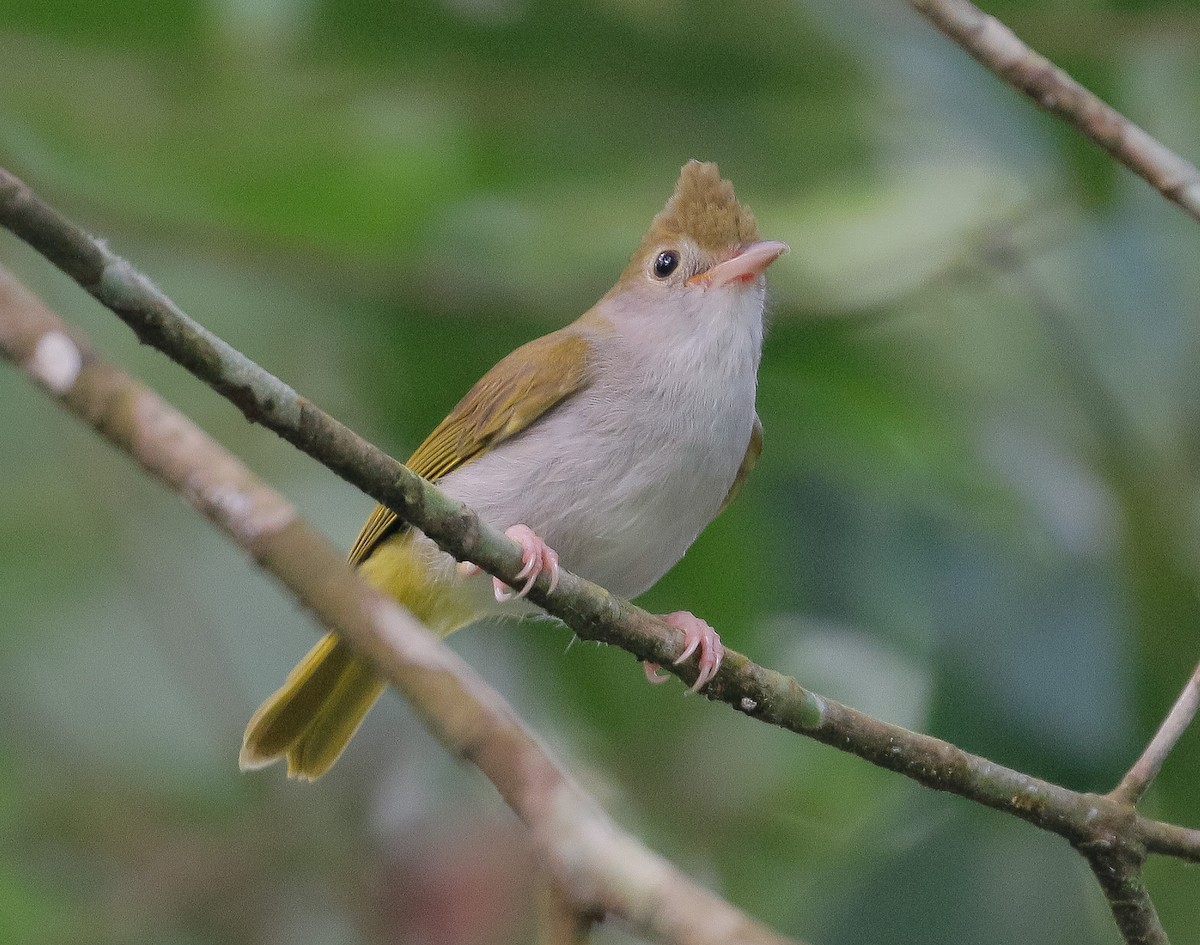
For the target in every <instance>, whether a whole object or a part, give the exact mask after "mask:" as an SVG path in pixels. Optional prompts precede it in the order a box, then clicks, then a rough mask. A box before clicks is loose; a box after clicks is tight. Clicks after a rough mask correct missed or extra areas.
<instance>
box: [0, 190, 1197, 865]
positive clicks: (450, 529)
mask: <svg viewBox="0 0 1200 945" xmlns="http://www.w3.org/2000/svg"><path fill="white" fill-rule="evenodd" d="M0 225H3V226H5V227H7V228H9V229H10V230H12V231H13V232H14V233H17V234H18V235H19V236H21V237H22V238H23V239H25V240H26V241H27V242H29V243H30V244H31V245H32V246H33V247H34V248H35V249H37V250H39V251H40V252H42V253H43V255H45V256H46V257H47V258H48V259H50V261H51V262H54V263H55V264H56V265H58V266H59V268H61V269H63V270H64V271H65V272H67V273H68V274H69V275H71V276H73V277H74V278H75V279H76V280H77V281H78V282H79V283H80V284H81V285H82V286H83V287H84V288H85V289H87V290H88V291H89V292H91V293H92V294H93V295H94V296H96V298H98V299H99V300H100V301H101V302H103V303H104V304H105V305H107V306H108V307H109V308H111V309H112V310H113V311H114V312H115V313H116V314H117V315H119V316H120V317H121V318H122V319H123V320H125V321H126V323H127V324H129V325H130V326H131V327H132V328H133V329H134V331H135V332H136V333H137V335H138V337H139V338H141V339H142V340H143V341H145V342H147V343H150V344H153V345H154V346H155V347H157V348H158V349H159V350H161V351H162V352H163V353H164V354H166V355H167V356H168V357H171V358H172V359H173V360H175V361H177V362H179V363H180V364H183V365H184V366H185V367H187V368H188V369H189V370H191V371H192V373H194V374H195V375H196V376H197V377H199V378H200V379H201V380H204V381H205V382H206V383H208V384H210V385H211V386H212V387H213V388H214V389H216V390H217V391H219V392H220V393H222V394H224V395H225V396H227V397H229V398H230V399H231V400H233V402H234V403H236V404H237V405H238V407H239V408H240V409H241V410H242V412H243V413H244V414H245V415H246V417H247V419H249V420H251V421H252V422H257V423H261V424H262V425H264V426H266V427H268V428H270V429H272V430H274V431H275V432H276V433H278V434H279V435H280V436H282V437H283V438H284V439H286V440H288V441H289V442H290V443H293V444H294V445H296V446H297V447H298V448H299V449H301V450H302V451H303V452H305V453H308V454H309V455H310V456H312V457H313V458H314V459H316V460H317V461H318V462H321V463H323V464H324V465H325V466H327V467H328V468H329V469H331V470H333V471H334V472H336V473H337V474H338V475H340V476H341V477H342V478H343V479H345V480H346V481H347V482H350V483H351V484H353V485H355V486H357V487H358V488H360V489H362V490H363V491H364V492H366V493H367V494H368V495H371V496H373V497H374V498H376V499H377V500H379V501H380V502H383V503H384V504H385V505H387V506H389V507H390V508H391V509H392V510H393V511H395V512H396V513H397V515H399V516H400V517H401V518H402V519H403V520H404V521H407V522H408V523H410V524H411V525H413V526H415V527H417V528H419V529H421V530H422V531H423V532H425V533H426V534H427V535H429V536H430V537H431V538H432V539H434V540H435V541H436V542H437V543H438V544H439V545H440V546H441V547H442V548H444V549H445V550H446V551H448V552H449V553H450V554H452V555H454V556H455V557H456V558H459V559H460V560H469V561H473V562H474V563H476V564H478V565H480V566H481V567H483V568H484V569H485V570H487V571H488V572H489V573H491V574H495V575H496V576H498V577H499V578H501V580H504V581H505V582H506V583H509V584H512V583H515V582H516V580H517V579H516V573H517V572H518V571H519V570H520V567H521V562H520V553H519V552H518V550H517V547H516V545H515V544H514V543H512V542H510V541H509V540H508V539H507V538H505V537H504V536H503V535H502V534H500V533H499V532H497V531H496V530H495V529H492V528H489V527H488V526H487V525H485V524H484V523H482V522H480V520H479V518H478V516H476V515H475V513H474V512H472V511H471V510H470V509H468V508H467V507H466V506H464V505H462V504H461V503H459V502H455V501H453V500H452V499H450V498H449V497H447V496H446V495H444V494H443V493H442V492H441V491H439V490H438V489H437V488H436V487H435V486H433V485H431V484H430V483H428V482H426V481H425V480H424V479H421V478H420V477H419V476H416V475H414V474H413V473H412V472H410V471H409V470H408V469H406V468H405V467H404V466H403V465H401V464H400V463H398V462H397V461H396V460H394V459H392V458H391V457H390V456H388V455H387V454H386V453H384V452H383V451H382V450H380V449H379V448H378V447H376V446H373V445H372V444H370V443H368V442H366V441H365V440H363V439H362V438H361V437H359V436H358V435H357V434H355V433H353V432H352V431H351V430H349V429H348V428H347V427H345V426H344V425H342V424H341V423H339V422H338V421H336V420H334V419H333V418H332V417H330V416H329V415H328V414H326V413H324V412H323V411H321V410H320V409H319V408H317V407H315V406H314V405H313V404H311V403H310V402H308V401H307V400H305V399H304V398H302V397H300V396H299V395H298V394H297V393H296V392H295V391H294V390H292V389H291V388H290V387H288V386H287V385H286V384H284V383H283V382H282V381H280V380H279V379H278V378H276V377H274V376H272V375H271V374H270V373H268V372H267V371H266V370H264V369H263V368H261V367H259V366H258V365H257V364H255V363H254V362H253V361H251V360H250V359H248V358H247V357H246V356H245V355H243V354H241V353H240V352H238V351H236V350H235V349H233V348H232V347H230V346H229V345H228V344H227V343H226V342H224V341H222V340H221V339H219V338H217V337H216V336H214V335H213V334H212V333H211V332H209V331H208V330H207V329H205V328H203V327H202V326H200V325H198V324H196V323H195V322H194V321H192V320H191V319H190V318H188V317H187V316H186V315H184V314H183V312H181V311H180V310H179V309H178V307H177V306H176V305H175V304H174V303H173V302H172V301H171V300H170V299H168V298H167V297H166V296H165V295H164V294H163V293H162V292H161V291H160V290H159V289H157V288H156V287H155V286H154V285H153V284H152V283H151V282H150V280H149V279H148V278H146V276H144V275H142V274H141V273H140V272H138V271H137V270H136V269H135V268H134V267H133V266H132V265H130V263H128V262H127V261H126V260H124V259H122V258H120V257H119V256H117V255H115V254H114V253H112V252H111V251H110V250H109V249H108V248H107V247H106V246H104V245H103V244H102V243H101V242H99V241H97V240H94V239H93V238H92V237H90V236H88V235H87V234H86V233H84V232H83V230H81V229H80V228H79V227H77V226H76V225H75V224H73V223H71V222H70V221H68V220H66V219H65V218H63V217H62V216H61V215H60V214H59V213H58V212H57V211H56V210H54V209H53V208H52V207H50V206H49V205H47V204H45V203H44V202H42V201H41V200H40V199H39V198H37V197H36V195H34V194H33V192H32V191H31V190H30V189H29V188H28V187H27V186H26V185H25V184H23V183H22V182H21V181H20V180H18V179H17V178H15V177H13V176H12V175H11V174H9V173H8V172H6V171H4V170H3V169H0ZM546 585H547V580H546V578H545V576H543V577H541V578H539V579H538V581H537V583H536V584H535V585H534V587H533V589H532V590H531V592H530V595H529V597H530V599H531V600H533V601H534V603H536V604H538V605H540V606H542V607H544V608H545V609H546V610H547V611H548V612H549V613H551V614H553V615H554V616H556V617H559V618H560V619H562V620H563V621H564V622H565V623H566V624H567V625H568V626H569V627H570V628H571V629H572V630H574V631H575V633H576V634H577V635H578V636H579V637H581V638H582V639H585V640H594V641H598V642H601V643H608V644H611V645H615V646H619V647H621V648H622V649H624V650H627V651H628V652H630V653H633V654H634V655H635V656H636V657H637V658H638V659H642V660H651V661H653V662H656V663H660V664H662V665H663V666H664V667H670V666H671V663H672V661H673V660H674V659H675V658H676V657H677V656H678V655H679V653H680V652H682V649H683V643H682V639H681V638H682V634H681V633H679V632H678V631H676V630H674V629H673V628H671V627H669V626H667V625H666V624H665V623H663V622H662V621H661V620H659V619H658V618H657V617H654V616H652V615H651V614H648V613H647V612H646V611H644V610H642V609H641V608H639V607H636V606H634V605H633V604H630V603H629V602H628V601H624V600H621V599H620V598H618V597H615V596H613V595H612V594H609V593H608V592H607V591H605V590H604V589H603V588H601V587H598V586H596V585H594V584H592V583H590V582H589V581H585V580H584V579H582V578H580V577H577V576H575V575H572V574H570V573H569V572H566V571H563V572H562V573H561V576H560V580H559V585H558V588H557V590H556V591H555V592H554V593H553V594H547V593H546V590H547V587H546ZM672 671H674V672H678V673H679V674H680V676H681V677H682V678H683V679H684V681H685V682H688V683H691V682H692V681H694V679H695V668H694V664H688V665H686V666H683V667H673V668H672ZM704 694H705V695H707V696H709V697H710V698H713V699H719V700H721V701H723V702H726V703H728V704H729V705H731V706H733V707H734V708H736V709H737V710H738V711H740V712H742V713H744V714H745V715H748V716H752V717H754V718H757V719H759V720H761V721H764V722H768V723H770V724H772V725H778V726H780V727H782V728H786V729H789V730H790V731H793V732H797V733H799V734H802V735H806V736H808V737H809V738H813V739H815V740H817V741H820V742H823V743H825V744H827V745H831V746H833V747H834V748H837V749H838V750H840V751H845V752H849V753H851V754H854V755H857V756H858V757H860V758H863V759H865V760H866V761H869V762H870V763H871V764H874V765H877V766H879V767H881V768H886V769H887V770H889V771H894V772H896V773H898V774H902V775H904V776H905V777H907V778H911V779H912V780H914V781H916V782H918V783H919V784H922V785H925V786H926V787H929V788H932V789H934V790H938V791H947V792H950V793H953V794H958V795H960V796H962V797H965V798H968V799H970V800H973V801H975V802H977V803H980V804H983V805H985V806H987V807H991V808H993V809H995V810H999V811H1002V812H1004V813H1007V814H1010V815H1012V816H1015V817H1019V818H1020V819H1022V820H1026V821H1028V822H1030V823H1032V824H1035V825H1036V826H1038V827H1041V828H1042V829H1044V830H1048V831H1051V832H1052V833H1056V834H1058V835H1060V836H1062V837H1065V838H1066V839H1067V840H1069V841H1071V842H1072V843H1075V844H1079V843H1085V842H1087V841H1088V840H1090V839H1093V838H1095V837H1096V836H1107V835H1108V832H1109V831H1110V830H1117V831H1118V832H1119V833H1120V835H1121V836H1126V837H1128V838H1129V839H1131V841H1136V842H1142V840H1143V838H1148V837H1149V836H1150V835H1153V836H1154V837H1156V838H1157V840H1158V842H1159V843H1160V847H1155V848H1153V849H1155V852H1162V853H1166V854H1168V855H1172V856H1178V857H1180V858H1182V859H1187V860H1192V861H1195V862H1200V831H1188V830H1187V829H1186V828H1182V827H1175V826H1173V825H1169V824H1157V823H1156V822H1154V821H1149V820H1147V819H1145V818H1142V817H1141V815H1138V814H1136V812H1135V813H1133V815H1132V819H1131V817H1130V811H1129V808H1128V806H1127V805H1123V804H1120V803H1118V802H1117V801H1115V800H1113V799H1111V798H1106V797H1103V796H1101V795H1097V794H1084V793H1080V792H1076V791H1071V790H1068V789H1067V788H1064V787H1060V786H1059V785H1056V784H1051V783H1050V782H1048V781H1043V780H1041V779H1040V778H1035V777H1031V776H1030V775H1027V774H1023V773H1022V772H1020V771H1016V770H1014V769H1012V768H1006V767H1004V766H1003V765H999V764H996V763H994V762H992V761H989V760H988V759H986V758H983V757H980V756H979V755H974V754H971V753H970V752H967V751H963V750H962V749H961V748H958V747H956V746H954V745H951V744H950V743H948V742H945V741H942V740H941V739H939V738H934V737H932V736H929V735H922V734H920V733H917V732H911V731H909V730H908V729H904V728H901V727H899V726H896V725H889V724H888V723H886V722H882V721H880V720H878V719H874V718H871V717H870V716H868V715H865V714H864V713H862V712H859V711H857V710H856V709H852V708H850V707H849V706H845V705H842V704H841V703H838V702H835V701H834V700H832V699H828V698H826V697H824V696H821V695H818V694H817V693H815V692H812V691H811V690H808V689H805V688H804V687H803V686H801V685H800V684H799V683H798V682H797V681H796V680H795V679H793V678H791V677H790V676H786V675H784V674H783V673H780V672H777V671H775V670H772V669H768V668H766V667H763V666H759V665H757V664H756V663H754V662H752V661H751V660H750V659H749V658H748V657H746V656H744V655H742V654H741V653H737V652H736V651H733V650H730V649H727V650H726V655H725V660H724V662H723V663H722V666H721V669H720V671H719V672H718V674H717V676H716V678H715V679H714V680H713V681H712V682H711V683H709V685H708V686H707V687H705V689H704ZM1146 842H1147V843H1149V840H1148V839H1147V840H1146Z"/></svg>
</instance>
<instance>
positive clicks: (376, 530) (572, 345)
mask: <svg viewBox="0 0 1200 945" xmlns="http://www.w3.org/2000/svg"><path fill="white" fill-rule="evenodd" d="M589 346H590V342H589V341H588V339H587V338H586V337H584V336H583V335H581V334H579V333H578V332H577V331H574V330H572V328H570V327H568V328H564V329H561V330H559V331H556V332H553V333H551V334H549V335H545V336H544V337H542V338H537V339H535V340H533V341H531V342H529V343H528V344H526V345H522V346H521V347H520V348H518V349H517V350H516V351H514V352H512V354H510V355H508V356H507V357H506V358H504V359H503V360H502V361H500V362H499V363H498V364H497V365H496V366H495V367H493V368H492V369H491V370H490V371H488V372H487V374H485V375H484V376H483V377H482V378H481V379H480V380H479V382H478V383H477V384H476V385H475V386H474V387H472V388H471V389H470V390H469V391H468V392H467V396H465V397H464V398H463V399H462V400H460V401H459V402H458V404H457V405H456V406H455V408H454V409H453V410H451V411H450V414H449V415H448V416H447V417H446V419H445V420H443V421H442V422H441V423H439V424H438V425H437V427H436V429H434V431H433V432H432V433H430V434H429V436H427V437H426V438H425V442H424V443H422V444H421V445H420V446H418V447H417V449H416V452H414V453H413V454H412V456H410V457H409V460H408V462H407V463H405V465H406V466H408V468H409V469H411V470H412V471H413V472H415V473H416V474H417V475H418V476H423V477H424V478H426V479H428V480H429V481H430V482H436V481H437V480H438V479H441V478H442V477H443V476H445V475H446V474H447V473H449V472H452V471H453V470H455V469H458V468H459V467H460V466H464V465H466V464H467V463H469V462H470V461H471V460H473V459H475V458H476V457H477V456H479V454H480V453H482V452H483V451H484V450H486V449H488V448H489V447H493V446H495V445H497V444H498V443H502V442H503V441H504V440H507V439H508V438H509V437H511V436H514V435H515V434H517V433H520V432H521V431H522V430H524V429H525V428H526V427H527V426H529V425H530V424H531V423H533V422H534V421H535V420H537V419H538V418H539V417H540V416H542V415H543V414H544V413H546V411H548V410H550V409H551V408H552V407H554V406H556V405H557V404H560V403H562V401H564V400H566V399H567V398H568V397H570V396H571V395H572V394H576V393H578V392H579V391H580V390H582V389H583V388H584V387H586V386H587V382H588V349H589ZM739 475H740V473H739ZM399 526H400V522H399V521H398V520H397V518H396V514H395V513H394V512H393V511H392V510H391V509H389V508H387V507H386V506H383V505H379V506H376V507H375V511H374V512H372V513H371V516H370V518H368V519H367V522H366V524H365V525H363V528H362V531H361V532H359V535H358V539H357V540H356V541H355V542H354V547H352V548H351V549H350V556H349V560H350V563H351V564H360V563H361V562H362V561H364V560H365V559H366V558H367V556H368V555H369V554H370V553H371V552H372V551H373V550H374V549H375V547H376V546H377V545H378V544H379V542H381V541H382V540H383V539H384V538H386V537H387V536H388V535H390V534H391V533H392V532H394V531H396V529H397V528H398V527H399Z"/></svg>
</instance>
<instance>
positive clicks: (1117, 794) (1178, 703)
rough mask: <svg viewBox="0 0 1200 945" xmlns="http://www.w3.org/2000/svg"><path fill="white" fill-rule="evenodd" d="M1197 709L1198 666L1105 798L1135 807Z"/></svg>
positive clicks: (1199, 703)
mask: <svg viewBox="0 0 1200 945" xmlns="http://www.w3.org/2000/svg"><path fill="white" fill-rule="evenodd" d="M1197 709H1200V665H1197V666H1196V668H1195V670H1194V671H1193V672H1192V676H1191V678H1190V679H1189V680H1188V681H1187V683H1186V684H1185V685H1184V687H1183V692H1181V693H1180V694H1179V698H1178V699H1176V700H1175V704H1174V705H1173V706H1172V707H1171V711H1170V712H1168V713H1167V717H1166V718H1165V719H1163V723H1162V725H1160V726H1159V728H1158V731H1157V732H1155V734H1154V737H1153V738H1152V739H1150V743H1149V744H1148V745H1147V746H1146V750H1145V751H1143V752H1142V754H1141V757H1140V758H1138V760H1137V761H1135V762H1134V763H1133V766H1132V767H1131V768H1130V769H1129V771H1128V772H1126V774H1125V777H1123V778H1122V779H1121V783H1120V784H1118V785H1117V786H1116V787H1115V788H1113V790H1112V792H1111V793H1110V794H1109V797H1111V798H1113V799H1114V800H1117V801H1122V802H1124V803H1126V804H1136V803H1137V802H1138V801H1139V800H1141V797H1142V795H1143V794H1145V793H1146V789H1147V788H1148V787H1150V784H1151V783H1152V782H1153V781H1154V779H1155V778H1156V777H1158V772H1159V771H1161V770H1162V766H1163V762H1165V761H1166V760H1167V755H1169V754H1170V753H1171V749H1172V748H1174V747H1175V743H1176V742H1178V741H1179V738H1180V736H1181V735H1183V733H1184V731H1185V730H1186V729H1187V727H1188V726H1189V725H1191V724H1192V719H1194V718H1195V717H1196V710H1197Z"/></svg>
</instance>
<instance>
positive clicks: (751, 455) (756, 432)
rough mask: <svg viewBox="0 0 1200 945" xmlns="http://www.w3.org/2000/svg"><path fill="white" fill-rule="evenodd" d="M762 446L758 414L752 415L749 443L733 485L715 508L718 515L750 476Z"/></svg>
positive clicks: (761, 431)
mask: <svg viewBox="0 0 1200 945" xmlns="http://www.w3.org/2000/svg"><path fill="white" fill-rule="evenodd" d="M762 446H763V428H762V422H761V421H760V420H759V419H758V414H755V415H754V426H752V427H751V428H750V443H749V445H748V446H747V447H746V455H745V456H743V457H742V465H740V466H739V467H738V471H737V475H736V476H734V477H733V485H732V486H730V487H729V492H727V493H726V494H725V501H724V502H722V503H721V507H720V508H719V509H718V510H717V514H718V515H720V514H721V513H722V512H724V511H725V509H726V508H727V507H728V506H729V503H730V502H732V501H733V500H734V499H736V498H737V494H738V493H739V492H741V491H742V486H744V485H745V484H746V480H747V479H748V478H749V477H750V471H751V470H752V469H754V466H755V464H756V463H757V462H758V457H759V456H761V455H762Z"/></svg>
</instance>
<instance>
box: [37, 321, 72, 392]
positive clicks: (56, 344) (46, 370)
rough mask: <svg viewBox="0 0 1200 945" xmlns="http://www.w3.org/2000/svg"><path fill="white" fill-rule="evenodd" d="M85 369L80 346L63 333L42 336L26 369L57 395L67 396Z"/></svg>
mask: <svg viewBox="0 0 1200 945" xmlns="http://www.w3.org/2000/svg"><path fill="white" fill-rule="evenodd" d="M82 367H83V355H82V354H81V353H80V351H79V346H78V345H76V344H75V342H73V341H72V340H71V339H70V338H68V337H67V336H66V335H64V334H63V333H62V332H61V331H48V332H46V334H44V335H42V337H41V340H40V341H38V343H37V347H36V348H34V350H33V357H31V358H30V359H29V363H28V364H27V365H26V368H27V369H28V370H29V373H30V374H32V375H33V376H34V377H36V378H37V379H38V380H39V381H41V382H42V383H43V384H45V385H46V386H47V387H48V388H50V390H52V391H54V393H56V394H60V395H61V394H65V393H66V392H67V391H69V390H70V389H71V388H72V387H73V386H74V385H75V381H76V380H77V379H78V377H79V371H80V369H82Z"/></svg>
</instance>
